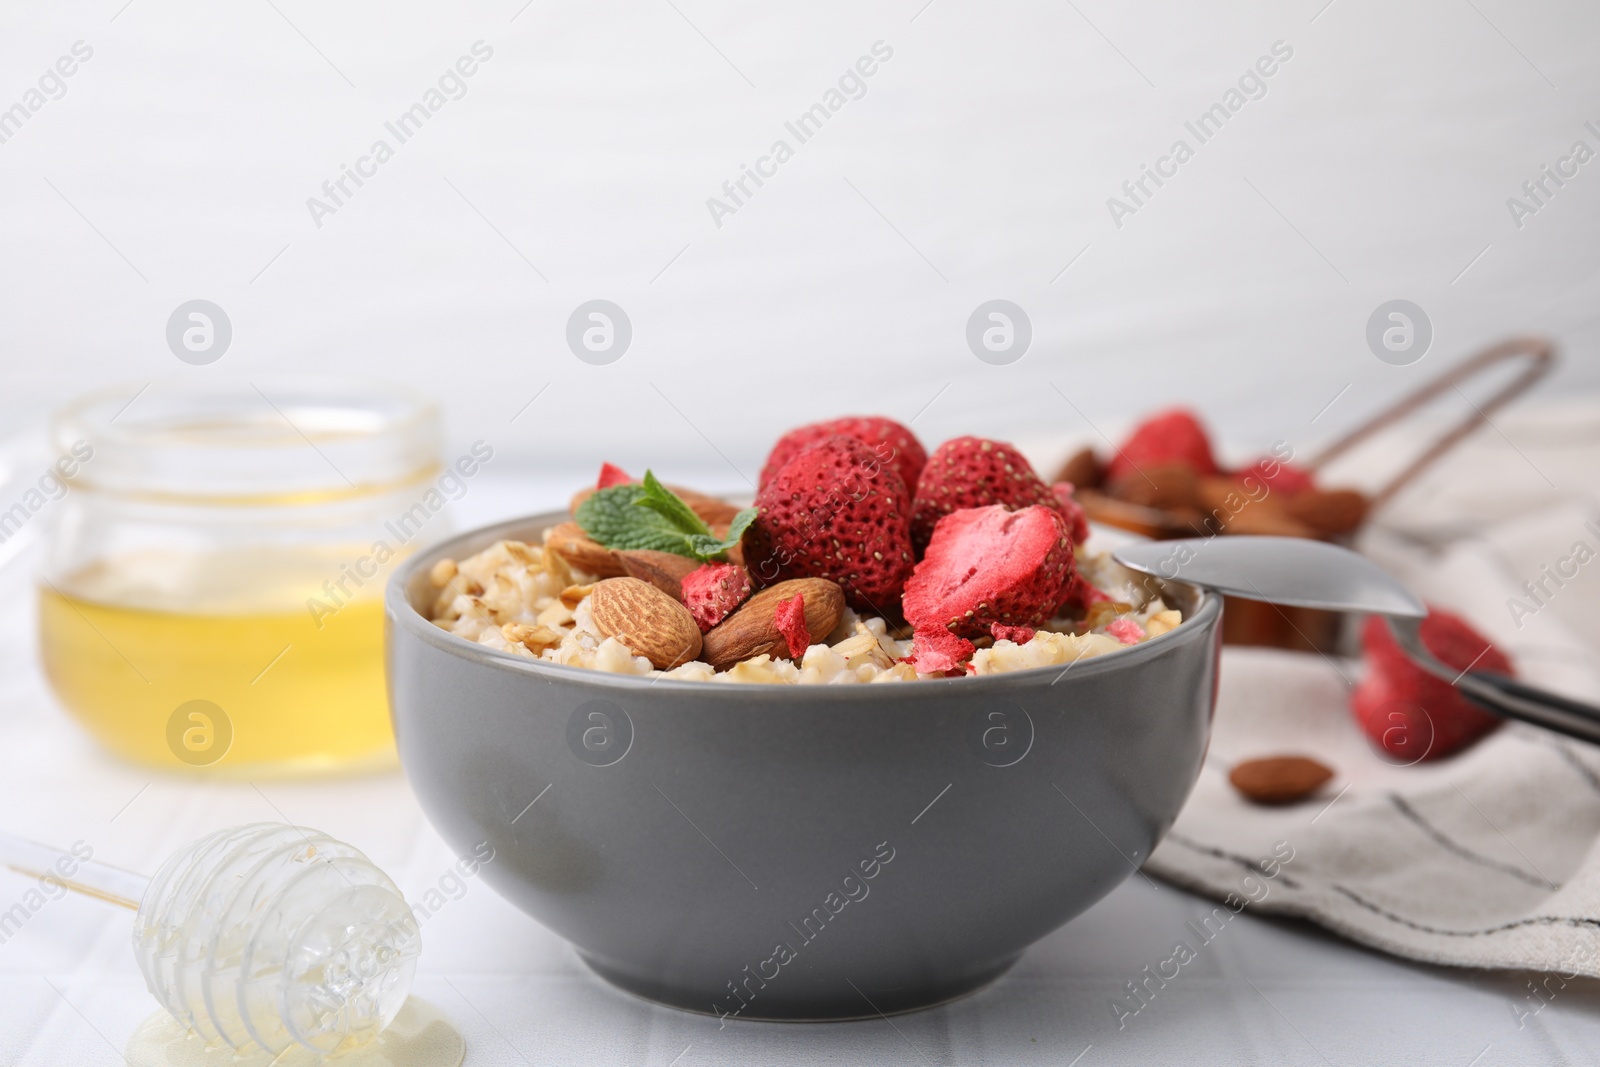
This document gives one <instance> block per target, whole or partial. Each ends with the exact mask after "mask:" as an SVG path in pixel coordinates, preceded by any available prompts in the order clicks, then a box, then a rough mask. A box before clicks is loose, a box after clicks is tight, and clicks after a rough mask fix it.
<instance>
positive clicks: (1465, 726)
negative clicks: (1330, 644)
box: [1350, 606, 1515, 763]
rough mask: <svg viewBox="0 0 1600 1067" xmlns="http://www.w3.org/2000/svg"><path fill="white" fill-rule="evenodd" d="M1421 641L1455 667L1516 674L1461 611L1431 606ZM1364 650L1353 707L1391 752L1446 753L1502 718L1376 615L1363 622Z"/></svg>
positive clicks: (1408, 757)
mask: <svg viewBox="0 0 1600 1067" xmlns="http://www.w3.org/2000/svg"><path fill="white" fill-rule="evenodd" d="M1422 643H1423V644H1424V645H1425V646H1426V647H1427V649H1428V651H1429V652H1432V653H1433V655H1434V656H1435V658H1437V659H1438V660H1439V661H1440V662H1442V663H1445V664H1447V665H1448V666H1450V667H1453V668H1455V669H1456V670H1459V671H1465V670H1467V669H1468V668H1469V667H1470V668H1471V669H1472V670H1477V671H1491V672H1494V673H1498V674H1515V671H1514V669H1513V668H1512V666H1511V661H1510V660H1509V659H1507V658H1506V656H1505V653H1503V652H1501V651H1500V650H1499V649H1497V648H1495V647H1494V646H1493V645H1492V644H1490V643H1489V641H1488V639H1487V638H1485V637H1484V636H1483V635H1482V634H1480V633H1478V631H1476V630H1474V629H1473V628H1472V627H1471V626H1470V625H1468V624H1467V622H1466V620H1465V619H1462V618H1461V617H1460V616H1459V615H1454V614H1451V613H1450V612H1447V611H1441V610H1440V609H1438V608H1435V607H1431V606H1430V607H1429V615H1428V617H1427V618H1426V619H1424V620H1422ZM1361 650H1362V656H1363V658H1364V659H1365V660H1366V664H1367V674H1366V677H1365V678H1363V679H1362V681H1361V684H1360V685H1358V686H1356V688H1355V691H1354V692H1353V693H1352V694H1351V700H1350V712H1351V714H1352V715H1353V716H1355V720H1356V723H1357V724H1358V725H1359V726H1360V727H1361V729H1362V731H1363V732H1364V733H1366V735H1367V737H1368V739H1369V740H1371V741H1372V743H1373V744H1374V745H1376V746H1377V747H1378V748H1380V749H1382V750H1383V751H1385V752H1387V753H1388V754H1389V755H1391V756H1395V757H1397V758H1399V759H1400V760H1403V761H1405V762H1407V763H1415V762H1419V761H1421V760H1434V759H1441V758H1443V757H1445V756H1449V755H1452V754H1453V753H1456V752H1459V751H1461V750H1462V749H1464V748H1467V747H1468V746H1470V745H1471V744H1473V742H1475V741H1477V740H1478V739H1479V738H1481V737H1483V736H1484V735H1485V734H1488V733H1490V732H1491V731H1493V730H1494V729H1495V728H1497V727H1498V726H1499V725H1500V724H1501V723H1502V722H1503V721H1504V720H1502V719H1501V718H1500V717H1499V716H1497V715H1493V714H1490V713H1489V712H1487V711H1485V710H1483V709H1482V708H1480V707H1478V706H1477V705H1476V704H1473V703H1471V702H1470V701H1468V700H1467V698H1466V697H1464V696H1462V695H1461V691H1460V690H1458V689H1456V688H1455V686H1453V685H1451V684H1450V683H1449V682H1446V681H1445V680H1444V679H1442V678H1435V677H1434V676H1433V675H1431V674H1429V673H1427V672H1426V671H1424V670H1423V669H1422V668H1421V667H1418V666H1417V665H1416V664H1414V663H1412V662H1411V660H1410V659H1409V658H1408V657H1407V656H1406V654H1405V653H1404V652H1402V651H1401V650H1400V646H1399V645H1398V644H1397V643H1396V642H1395V639H1394V635H1393V634H1392V633H1390V632H1389V627H1388V625H1387V624H1386V623H1385V622H1384V621H1383V619H1381V618H1379V617H1377V616H1373V617H1372V618H1369V619H1368V620H1367V621H1366V624H1365V626H1363V627H1362V630H1361Z"/></svg>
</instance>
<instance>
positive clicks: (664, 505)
mask: <svg viewBox="0 0 1600 1067" xmlns="http://www.w3.org/2000/svg"><path fill="white" fill-rule="evenodd" d="M643 488H644V492H643V493H642V494H640V496H639V498H638V499H637V500H635V501H634V503H635V504H636V505H638V506H639V507H645V508H649V509H650V510H651V511H653V512H655V513H656V514H658V515H660V516H661V517H662V518H664V519H666V520H667V521H668V522H670V523H671V524H672V525H673V527H674V528H676V529H679V530H682V531H683V532H684V533H686V534H705V535H708V536H709V535H710V533H711V527H709V526H707V525H706V524H705V521H704V520H703V519H701V518H700V516H698V515H696V514H695V513H694V509H693V508H691V507H690V506H689V505H688V504H685V503H684V502H683V500H682V499H680V498H679V496H678V495H677V494H676V493H674V492H673V491H672V490H671V489H668V488H667V487H666V486H664V485H662V484H661V482H660V480H659V479H657V478H656V476H655V474H654V472H652V471H645V472H644V487H643Z"/></svg>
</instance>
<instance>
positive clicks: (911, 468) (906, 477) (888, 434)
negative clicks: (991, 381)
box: [761, 415, 928, 490]
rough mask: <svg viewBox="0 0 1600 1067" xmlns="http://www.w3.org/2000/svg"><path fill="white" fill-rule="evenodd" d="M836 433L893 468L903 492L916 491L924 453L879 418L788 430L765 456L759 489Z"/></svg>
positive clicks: (902, 430) (907, 434) (904, 431)
mask: <svg viewBox="0 0 1600 1067" xmlns="http://www.w3.org/2000/svg"><path fill="white" fill-rule="evenodd" d="M837 433H842V434H844V435H845V436H846V437H854V438H855V439H856V440H857V441H860V442H861V443H862V444H864V445H867V446H868V447H869V448H871V449H872V450H873V453H874V454H875V455H876V456H877V459H878V462H879V463H886V464H890V465H892V466H893V467H894V469H895V471H896V472H897V473H899V475H900V479H901V481H903V482H905V483H906V489H907V490H911V489H915V488H916V486H917V475H919V474H921V473H922V465H923V464H924V463H926V462H928V453H927V450H926V449H924V448H923V447H922V442H921V441H918V440H917V435H916V434H914V433H912V432H911V430H910V429H908V428H907V427H905V426H902V425H900V424H899V423H898V422H895V421H894V420H893V419H886V418H884V417H883V416H882V415H850V416H846V417H845V418H842V419H829V420H828V421H827V422H814V423H811V424H810V425H809V426H799V427H796V428H795V429H793V430H790V431H789V432H788V433H786V434H784V435H783V436H782V437H780V438H778V443H777V444H775V445H773V446H772V451H771V452H769V453H767V462H766V463H765V464H764V465H763V466H762V468H761V485H762V486H763V487H764V486H765V485H766V484H767V483H768V482H769V481H771V480H772V478H773V477H774V476H775V475H777V473H778V472H779V471H781V470H782V469H783V467H784V464H786V463H788V462H789V461H790V460H791V459H793V458H794V457H795V455H796V454H797V453H798V452H799V451H800V450H801V449H802V448H805V447H806V446H807V445H814V444H816V443H817V442H818V441H820V440H822V439H823V438H824V437H832V436H833V435H834V434H837Z"/></svg>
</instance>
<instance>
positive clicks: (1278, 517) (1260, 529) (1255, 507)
mask: <svg viewBox="0 0 1600 1067" xmlns="http://www.w3.org/2000/svg"><path fill="white" fill-rule="evenodd" d="M1223 532H1224V533H1230V534H1260V535H1265V536H1269V537H1313V538H1314V537H1316V536H1317V532H1316V531H1315V530H1313V529H1312V528H1311V527H1309V526H1307V525H1306V524H1305V523H1303V522H1301V521H1299V520H1298V519H1294V518H1291V517H1290V516H1288V515H1287V514H1285V513H1284V510H1283V507H1282V505H1281V504H1279V503H1278V502H1277V501H1275V500H1274V499H1273V498H1272V497H1270V496H1269V497H1265V498H1263V499H1261V500H1252V501H1250V502H1249V503H1248V504H1246V505H1245V506H1244V510H1242V511H1240V512H1239V513H1238V514H1237V515H1234V516H1232V517H1230V518H1228V522H1227V525H1226V526H1224V527H1223Z"/></svg>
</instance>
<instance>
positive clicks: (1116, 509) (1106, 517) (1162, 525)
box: [1072, 489, 1195, 538]
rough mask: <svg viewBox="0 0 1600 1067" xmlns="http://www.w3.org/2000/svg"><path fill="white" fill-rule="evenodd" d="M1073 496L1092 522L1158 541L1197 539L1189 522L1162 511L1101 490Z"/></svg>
mask: <svg viewBox="0 0 1600 1067" xmlns="http://www.w3.org/2000/svg"><path fill="white" fill-rule="evenodd" d="M1072 495H1073V499H1074V500H1076V501H1077V502H1078V503H1080V504H1082V505H1083V510H1084V511H1086V512H1088V514H1089V518H1091V519H1093V520H1094V521H1095V522H1102V523H1105V524H1106V525H1107V526H1116V527H1118V528H1120V529H1123V530H1132V531H1133V532H1134V533H1137V534H1143V535H1144V536H1146V537H1155V538H1163V537H1193V536H1194V535H1195V531H1194V530H1193V529H1191V528H1190V526H1189V525H1188V522H1187V521H1186V518H1185V517H1184V516H1181V515H1171V514H1168V513H1167V512H1165V511H1162V510H1161V509H1159V508H1152V507H1146V506H1144V505H1142V504H1130V503H1128V502H1127V501H1126V500H1118V499H1117V498H1116V497H1114V496H1111V495H1109V494H1107V493H1102V492H1101V491H1100V490H1098V489H1079V490H1078V491H1077V492H1076V493H1074V494H1072Z"/></svg>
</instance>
